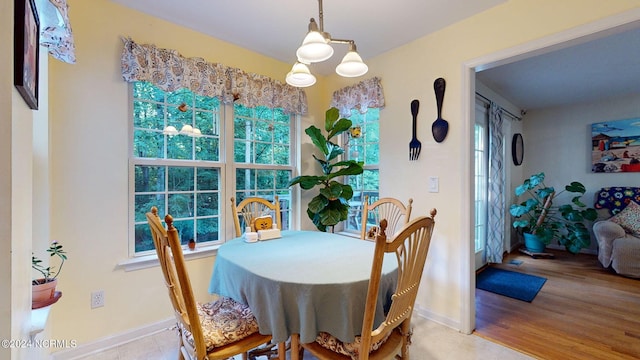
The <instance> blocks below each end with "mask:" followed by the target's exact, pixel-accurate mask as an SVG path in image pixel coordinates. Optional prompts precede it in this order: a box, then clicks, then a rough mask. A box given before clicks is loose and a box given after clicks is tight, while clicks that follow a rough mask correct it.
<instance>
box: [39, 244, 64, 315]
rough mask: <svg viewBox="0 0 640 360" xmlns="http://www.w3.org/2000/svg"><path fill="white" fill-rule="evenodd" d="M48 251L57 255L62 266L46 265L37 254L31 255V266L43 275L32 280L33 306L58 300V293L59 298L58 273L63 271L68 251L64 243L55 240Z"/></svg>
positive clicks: (51, 254)
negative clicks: (64, 247) (57, 290)
mask: <svg viewBox="0 0 640 360" xmlns="http://www.w3.org/2000/svg"><path fill="white" fill-rule="evenodd" d="M47 252H48V253H49V254H50V256H51V257H54V256H57V257H58V259H59V260H60V266H58V267H57V269H56V268H55V267H54V266H52V265H49V266H47V267H45V266H44V265H43V264H42V260H40V259H39V258H38V257H36V256H35V255H33V254H32V255H31V268H33V269H34V270H36V271H37V272H38V273H39V274H40V275H42V277H39V278H37V279H34V280H32V281H31V292H32V297H31V308H32V309H37V308H38V307H42V306H46V305H50V304H52V303H54V302H56V301H57V298H56V295H57V297H58V298H59V297H60V295H59V293H57V292H56V286H57V284H58V275H60V271H62V266H63V265H64V262H65V260H67V253H66V252H65V251H64V249H63V248H62V244H60V243H58V242H57V241H54V242H52V243H51V245H49V248H48V249H47Z"/></svg>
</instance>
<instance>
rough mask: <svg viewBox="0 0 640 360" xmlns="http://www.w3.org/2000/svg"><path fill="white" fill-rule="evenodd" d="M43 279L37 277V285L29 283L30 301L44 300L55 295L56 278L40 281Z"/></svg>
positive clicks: (39, 301)
mask: <svg viewBox="0 0 640 360" xmlns="http://www.w3.org/2000/svg"><path fill="white" fill-rule="evenodd" d="M43 280H44V279H38V280H36V281H37V282H38V284H37V285H31V294H32V297H31V302H32V303H41V302H45V301H47V300H49V299H52V298H54V296H55V292H56V285H58V279H53V280H52V281H49V282H45V283H41V282H42V281H43Z"/></svg>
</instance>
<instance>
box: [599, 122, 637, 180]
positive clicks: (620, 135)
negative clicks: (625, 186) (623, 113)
mask: <svg viewBox="0 0 640 360" xmlns="http://www.w3.org/2000/svg"><path fill="white" fill-rule="evenodd" d="M591 161H592V166H591V171H592V172H597V173H614V172H640V118H633V119H626V120H615V121H605V122H599V123H595V124H592V125H591Z"/></svg>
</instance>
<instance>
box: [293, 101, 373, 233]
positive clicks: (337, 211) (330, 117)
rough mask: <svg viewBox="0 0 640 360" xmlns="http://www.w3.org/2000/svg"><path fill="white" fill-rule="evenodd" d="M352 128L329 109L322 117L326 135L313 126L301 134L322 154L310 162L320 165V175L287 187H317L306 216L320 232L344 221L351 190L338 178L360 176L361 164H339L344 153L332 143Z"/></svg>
mask: <svg viewBox="0 0 640 360" xmlns="http://www.w3.org/2000/svg"><path fill="white" fill-rule="evenodd" d="M351 125H352V122H351V120H349V119H344V118H340V112H339V111H338V109H336V108H331V109H329V110H327V111H326V114H325V122H324V130H325V132H326V134H323V132H322V131H321V130H320V129H318V128H317V127H315V126H313V125H311V126H309V127H308V128H307V129H306V130H305V131H304V132H305V133H306V134H307V135H309V137H310V138H311V141H313V144H314V145H315V146H316V148H318V149H319V150H320V152H321V156H320V157H318V156H316V155H315V154H314V155H313V158H314V159H315V160H316V161H317V162H318V164H320V167H321V169H322V175H320V176H317V175H302V176H297V177H295V178H293V179H291V180H290V181H289V185H288V186H294V185H296V184H299V185H300V187H301V188H302V189H304V190H311V189H313V188H315V187H318V195H316V196H315V197H314V198H313V199H312V200H311V201H310V202H309V206H308V208H307V215H308V216H309V218H310V219H311V220H312V221H313V223H314V225H315V226H316V227H317V228H318V230H320V231H327V227H331V228H332V229H333V226H335V225H336V224H338V223H339V222H340V221H344V220H346V219H347V216H348V212H349V200H350V199H351V198H352V197H353V189H352V188H351V185H348V184H343V183H341V182H340V181H339V180H340V178H341V177H343V176H348V175H359V174H362V172H363V167H362V165H363V163H362V162H358V161H355V160H342V159H341V158H340V156H341V155H342V154H343V153H344V149H343V148H342V147H341V146H340V145H338V144H337V143H335V142H333V141H332V139H334V138H335V137H336V136H338V135H340V134H342V133H343V132H345V131H347V130H349V129H350V128H351Z"/></svg>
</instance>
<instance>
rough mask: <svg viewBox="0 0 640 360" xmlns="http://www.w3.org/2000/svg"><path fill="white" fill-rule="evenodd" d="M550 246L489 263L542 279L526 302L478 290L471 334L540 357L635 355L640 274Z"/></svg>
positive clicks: (639, 335) (638, 354) (638, 353)
mask: <svg viewBox="0 0 640 360" xmlns="http://www.w3.org/2000/svg"><path fill="white" fill-rule="evenodd" d="M552 252H553V253H554V254H555V258H553V259H540V258H539V259H533V258H531V257H529V256H527V255H524V254H521V253H520V252H518V251H516V252H513V253H512V254H510V255H508V256H507V257H506V258H505V260H504V261H503V263H502V264H498V265H492V266H495V267H498V268H502V269H506V270H513V271H519V272H523V273H527V274H531V275H538V276H542V277H545V278H547V281H546V283H545V284H544V286H543V287H542V289H541V290H540V292H539V293H538V295H537V296H536V298H535V299H534V300H533V301H532V302H531V303H527V302H524V301H520V300H515V299H511V298H508V297H505V296H500V295H496V294H493V293H490V292H487V291H483V290H477V291H476V331H475V334H476V335H479V336H481V337H483V338H486V339H489V340H491V341H495V342H497V343H500V344H503V345H505V346H507V347H510V348H513V349H517V350H518V351H521V352H524V353H526V354H529V355H531V356H533V357H536V358H540V359H640V280H638V279H630V278H625V277H622V276H619V275H616V274H615V273H613V272H612V271H610V270H607V269H603V268H602V266H601V265H600V264H599V263H598V260H597V257H596V256H595V255H586V254H578V255H571V254H569V253H567V252H564V251H552ZM511 260H515V261H516V262H517V261H522V264H520V265H514V264H510V262H511Z"/></svg>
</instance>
